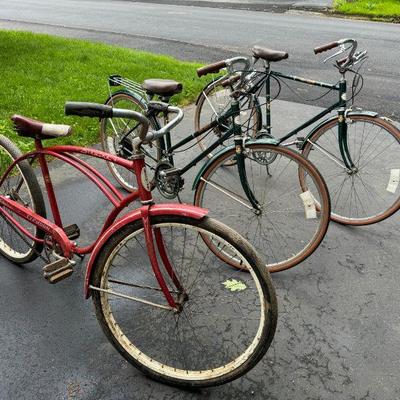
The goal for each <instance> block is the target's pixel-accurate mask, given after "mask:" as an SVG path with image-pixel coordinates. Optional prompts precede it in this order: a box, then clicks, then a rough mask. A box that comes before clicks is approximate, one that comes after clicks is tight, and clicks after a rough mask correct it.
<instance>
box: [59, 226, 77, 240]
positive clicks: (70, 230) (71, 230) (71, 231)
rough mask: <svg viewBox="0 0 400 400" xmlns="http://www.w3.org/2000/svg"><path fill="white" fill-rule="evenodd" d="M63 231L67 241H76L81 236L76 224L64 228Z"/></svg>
mask: <svg viewBox="0 0 400 400" xmlns="http://www.w3.org/2000/svg"><path fill="white" fill-rule="evenodd" d="M63 229H64V232H65V234H66V235H67V236H68V239H69V240H74V239H78V237H79V236H80V234H81V231H80V229H79V227H78V225H76V224H72V225H68V226H65V227H64V228H63Z"/></svg>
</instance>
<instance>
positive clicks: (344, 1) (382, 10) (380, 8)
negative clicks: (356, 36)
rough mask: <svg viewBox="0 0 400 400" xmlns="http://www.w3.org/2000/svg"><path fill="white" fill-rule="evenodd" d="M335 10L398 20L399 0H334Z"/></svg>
mask: <svg viewBox="0 0 400 400" xmlns="http://www.w3.org/2000/svg"><path fill="white" fill-rule="evenodd" d="M334 9H335V11H338V12H340V13H343V14H349V15H365V16H368V17H372V18H377V19H379V18H383V19H389V20H393V21H399V22H400V0H336V1H335V3H334Z"/></svg>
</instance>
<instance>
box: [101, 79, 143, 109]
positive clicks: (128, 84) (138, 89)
mask: <svg viewBox="0 0 400 400" xmlns="http://www.w3.org/2000/svg"><path fill="white" fill-rule="evenodd" d="M108 85H109V87H110V93H111V87H112V86H122V87H124V88H125V89H126V90H127V91H128V92H131V93H133V94H136V95H137V96H139V98H140V100H142V101H143V102H144V103H145V104H146V105H147V103H148V102H149V98H148V96H147V93H146V91H145V90H143V88H142V85H141V84H140V83H137V82H135V81H132V80H131V79H128V78H123V77H122V76H120V75H110V76H109V78H108Z"/></svg>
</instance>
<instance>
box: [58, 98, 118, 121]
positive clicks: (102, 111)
mask: <svg viewBox="0 0 400 400" xmlns="http://www.w3.org/2000/svg"><path fill="white" fill-rule="evenodd" d="M112 111H113V109H112V107H110V106H106V105H104V104H97V103H86V102H80V101H67V102H66V103H65V107H64V112H65V115H78V116H80V117H97V118H110V117H112V115H113V112H112Z"/></svg>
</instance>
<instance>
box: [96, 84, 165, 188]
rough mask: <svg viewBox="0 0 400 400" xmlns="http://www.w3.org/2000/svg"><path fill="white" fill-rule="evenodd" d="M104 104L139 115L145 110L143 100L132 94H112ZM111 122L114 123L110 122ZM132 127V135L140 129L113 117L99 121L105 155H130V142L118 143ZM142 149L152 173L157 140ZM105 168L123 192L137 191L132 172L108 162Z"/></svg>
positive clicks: (157, 156) (157, 145)
mask: <svg viewBox="0 0 400 400" xmlns="http://www.w3.org/2000/svg"><path fill="white" fill-rule="evenodd" d="M105 104H106V105H109V106H112V107H117V108H127V109H130V110H134V111H138V112H141V113H144V112H145V111H146V108H147V107H146V104H145V103H144V102H143V100H141V99H138V98H137V97H135V96H134V95H133V94H131V93H129V92H127V91H117V92H115V93H113V94H112V95H111V96H110V97H109V98H108V99H107V101H106V102H105ZM111 120H112V121H114V122H112V121H111ZM111 122H112V124H111ZM109 126H111V129H108V128H109ZM133 126H135V129H134V131H133V133H135V132H137V131H138V129H139V127H140V124H138V123H137V122H136V121H132V120H126V119H123V118H115V117H114V118H112V119H110V118H102V119H100V141H101V146H102V149H103V150H104V151H106V152H107V153H110V154H114V155H118V156H120V157H123V158H128V157H129V155H130V154H129V146H130V142H131V141H130V140H128V142H129V143H127V144H126V145H124V144H123V143H121V142H120V141H119V139H120V138H121V135H122V134H123V133H124V130H126V129H129V128H132V127H133ZM117 131H118V132H117ZM130 135H131V134H130ZM142 148H143V151H144V153H145V155H146V165H147V167H148V169H149V170H151V171H153V172H154V170H155V165H156V163H157V162H158V161H159V160H160V157H161V152H160V144H159V140H157V141H154V143H149V144H147V145H146V146H143V147H142ZM107 166H108V168H109V170H110V172H111V174H112V175H113V177H114V178H115V180H116V181H117V182H118V183H119V184H120V185H121V186H122V187H123V188H124V189H125V190H127V191H133V190H135V189H137V184H136V178H135V175H134V174H133V172H132V171H130V170H128V169H126V168H124V167H121V166H119V165H117V164H114V163H112V162H108V161H107Z"/></svg>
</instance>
